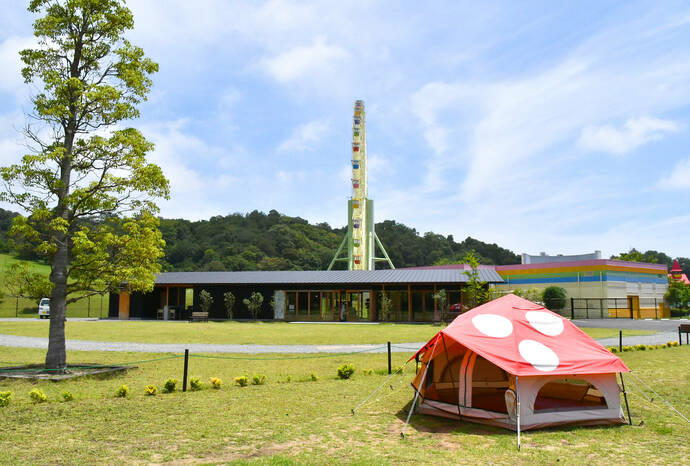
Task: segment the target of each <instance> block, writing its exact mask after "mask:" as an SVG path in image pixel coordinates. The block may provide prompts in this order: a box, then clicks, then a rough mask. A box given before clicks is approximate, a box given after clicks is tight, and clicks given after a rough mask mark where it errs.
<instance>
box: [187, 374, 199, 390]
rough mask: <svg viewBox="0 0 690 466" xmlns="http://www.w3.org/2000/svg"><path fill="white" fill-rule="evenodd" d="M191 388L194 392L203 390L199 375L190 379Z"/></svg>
mask: <svg viewBox="0 0 690 466" xmlns="http://www.w3.org/2000/svg"><path fill="white" fill-rule="evenodd" d="M189 389H190V390H191V391H193V392H196V391H198V390H201V379H200V378H199V377H192V378H191V379H189Z"/></svg>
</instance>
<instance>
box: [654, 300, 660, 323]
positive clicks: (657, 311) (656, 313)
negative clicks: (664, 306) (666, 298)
mask: <svg viewBox="0 0 690 466" xmlns="http://www.w3.org/2000/svg"><path fill="white" fill-rule="evenodd" d="M654 318H655V319H658V318H659V308H658V306H657V303H656V298H654Z"/></svg>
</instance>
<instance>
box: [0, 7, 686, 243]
mask: <svg viewBox="0 0 690 466" xmlns="http://www.w3.org/2000/svg"><path fill="white" fill-rule="evenodd" d="M4 3H5V5H3V15H2V17H0V69H2V74H1V75H0V164H2V165H6V164H8V163H10V162H12V161H14V160H16V159H17V158H18V157H19V156H20V155H21V153H22V147H21V146H20V145H19V143H20V142H21V140H20V137H19V135H18V133H17V131H16V129H17V128H20V127H21V126H22V125H23V122H24V113H25V112H28V111H29V110H30V105H29V100H28V99H29V96H30V93H31V88H29V87H28V86H26V85H25V84H23V83H22V80H21V77H20V75H19V69H20V63H19V60H18V57H17V52H18V51H19V50H21V49H22V48H26V47H29V46H31V45H32V43H33V39H32V30H31V23H32V21H33V18H32V16H31V15H30V14H28V13H27V12H26V11H25V9H24V6H23V5H21V2H14V1H6V2H4ZM558 3H561V2H460V1H451V2H442V1H438V2H422V3H420V2H367V1H349V2H332V1H324V2H316V1H312V2H289V1H269V2H245V1H239V2H231V1H220V0H218V1H211V0H198V1H196V2H189V1H177V0H165V1H163V0H142V1H130V2H128V5H129V6H130V8H131V9H132V10H133V12H134V15H135V22H136V27H135V30H133V31H131V32H130V34H129V35H128V38H129V39H130V40H131V41H132V42H134V43H135V44H137V45H139V46H141V47H143V48H144V50H145V51H146V53H147V55H149V56H150V57H151V58H152V59H154V60H155V61H157V62H158V63H159V64H160V72H159V73H158V74H156V75H155V76H154V88H153V91H152V93H151V95H150V98H149V101H148V102H147V103H146V104H144V105H143V106H142V107H141V111H142V117H141V118H140V119H139V120H137V121H136V122H135V123H134V124H135V125H136V126H137V127H138V128H140V129H141V130H142V131H143V132H144V134H145V135H146V136H147V137H148V138H149V139H151V140H152V141H154V142H155V144H156V149H155V151H154V152H153V153H152V154H151V158H152V159H153V160H154V161H156V162H157V163H159V164H160V165H161V166H162V167H163V168H164V171H165V173H166V175H167V176H168V178H169V179H170V181H171V185H172V198H171V200H170V201H166V202H162V203H161V214H162V215H163V216H165V217H183V218H188V219H203V218H208V217H210V216H213V215H225V214H228V213H233V212H248V211H251V210H254V209H259V210H263V211H265V212H267V211H268V210H270V209H276V210H278V211H280V212H282V213H285V214H288V215H295V216H300V217H303V218H306V219H308V220H310V221H313V222H321V221H327V222H329V223H330V224H331V225H333V226H342V225H344V224H345V223H346V199H347V197H348V196H349V195H350V185H349V178H350V174H349V160H350V158H351V157H350V155H351V153H350V127H351V115H352V106H353V103H354V101H355V100H356V99H363V100H364V101H365V104H366V112H367V142H368V150H369V157H370V173H369V182H370V183H369V193H370V197H371V198H373V199H374V200H375V202H376V219H377V221H381V220H384V219H394V220H396V221H399V222H402V223H405V224H407V225H408V226H411V227H414V228H416V229H417V230H418V231H419V232H426V231H434V232H436V233H440V234H443V235H449V234H452V235H453V236H454V237H455V238H456V240H461V239H463V238H465V237H466V236H472V237H475V238H478V239H480V240H483V241H487V242H496V243H498V244H499V245H501V246H504V247H507V248H510V249H512V250H513V251H515V252H517V253H521V252H527V253H531V254H536V253H538V252H540V251H546V252H547V253H550V254H556V253H563V254H575V253H584V252H591V251H593V250H595V249H600V250H602V252H603V254H604V255H605V256H609V255H611V254H614V253H618V252H621V251H624V250H627V249H629V248H630V247H636V248H638V249H642V250H646V249H656V250H662V251H665V252H667V253H669V254H671V255H674V256H686V257H688V256H690V242H689V241H688V236H689V233H690V208H689V207H688V204H689V203H688V201H689V198H690V196H689V195H690V47H689V44H690V5H688V4H687V2H671V1H664V2H658V1H656V2H606V1H593V2H585V1H579V2H570V3H569V4H563V5H558ZM562 3H565V2H562ZM5 207H8V206H5Z"/></svg>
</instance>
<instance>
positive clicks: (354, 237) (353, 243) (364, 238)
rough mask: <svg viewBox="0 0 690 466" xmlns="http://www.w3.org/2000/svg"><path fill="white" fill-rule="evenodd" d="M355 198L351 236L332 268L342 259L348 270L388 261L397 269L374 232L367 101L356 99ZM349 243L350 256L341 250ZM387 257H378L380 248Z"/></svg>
mask: <svg viewBox="0 0 690 466" xmlns="http://www.w3.org/2000/svg"><path fill="white" fill-rule="evenodd" d="M351 162H352V179H351V181H352V197H351V198H350V199H349V200H348V203H347V213H348V222H347V235H346V236H345V238H344V239H343V242H342V243H341V244H340V247H339V248H338V251H337V252H336V253H335V256H334V257H333V260H332V261H331V264H330V265H329V266H328V270H331V268H332V267H333V265H334V264H335V263H336V262H339V261H343V262H344V261H347V268H348V270H374V269H375V265H374V264H375V262H377V261H386V262H387V263H388V265H389V266H390V268H392V269H394V268H395V267H394V266H393V263H392V262H391V260H390V258H389V257H388V254H387V253H386V250H385V249H384V248H383V245H382V244H381V241H379V239H378V237H377V236H376V232H375V231H374V201H373V200H371V199H369V197H368V192H367V127H366V116H365V113H364V102H363V101H361V100H357V101H355V108H354V113H353V115H352V160H351ZM346 244H347V257H341V256H340V255H341V253H342V252H343V251H344V249H345V245H346ZM375 245H378V246H379V249H380V250H381V252H382V253H383V256H384V257H375V252H376V247H375Z"/></svg>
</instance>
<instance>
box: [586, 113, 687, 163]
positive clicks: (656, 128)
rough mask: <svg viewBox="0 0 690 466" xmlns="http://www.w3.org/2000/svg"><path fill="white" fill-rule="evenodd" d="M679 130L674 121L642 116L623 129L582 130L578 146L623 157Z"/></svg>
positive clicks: (606, 126) (601, 127) (598, 127)
mask: <svg viewBox="0 0 690 466" xmlns="http://www.w3.org/2000/svg"><path fill="white" fill-rule="evenodd" d="M678 129H679V127H678V124H677V123H676V122H674V121H671V120H661V119H659V118H652V117H648V116H642V117H638V118H630V119H628V120H627V121H626V122H625V123H624V124H623V126H622V127H621V128H616V127H614V126H611V125H602V126H588V127H586V128H585V129H583V130H582V134H581V135H580V139H579V140H578V144H579V145H580V147H582V148H584V149H586V150H590V151H598V152H610V153H612V154H615V155H623V154H627V153H629V152H631V151H633V150H635V149H637V148H638V147H640V146H642V145H644V144H646V143H648V142H651V141H657V140H659V139H661V138H662V137H663V136H664V134H665V133H672V132H676V131H678Z"/></svg>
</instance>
